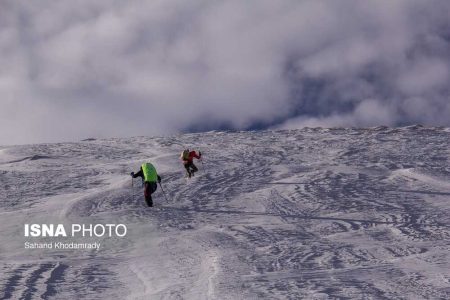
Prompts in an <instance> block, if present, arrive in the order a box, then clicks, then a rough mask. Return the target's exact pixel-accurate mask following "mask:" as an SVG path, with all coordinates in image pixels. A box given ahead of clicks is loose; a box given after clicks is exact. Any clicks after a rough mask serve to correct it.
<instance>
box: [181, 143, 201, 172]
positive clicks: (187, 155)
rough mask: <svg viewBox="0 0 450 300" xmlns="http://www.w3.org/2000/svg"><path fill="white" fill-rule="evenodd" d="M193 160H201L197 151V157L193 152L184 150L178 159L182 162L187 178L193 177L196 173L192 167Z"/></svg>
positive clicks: (194, 167)
mask: <svg viewBox="0 0 450 300" xmlns="http://www.w3.org/2000/svg"><path fill="white" fill-rule="evenodd" d="M194 158H196V159H201V158H202V153H201V152H200V151H199V152H198V155H197V153H196V152H195V151H189V149H186V150H184V151H183V152H182V153H181V155H180V159H181V160H182V161H183V164H184V168H185V169H186V172H187V174H186V175H187V176H188V177H189V178H191V176H194V173H195V172H197V171H198V168H197V167H196V166H195V165H194Z"/></svg>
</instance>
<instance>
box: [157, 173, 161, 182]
mask: <svg viewBox="0 0 450 300" xmlns="http://www.w3.org/2000/svg"><path fill="white" fill-rule="evenodd" d="M158 183H161V176H159V175H158Z"/></svg>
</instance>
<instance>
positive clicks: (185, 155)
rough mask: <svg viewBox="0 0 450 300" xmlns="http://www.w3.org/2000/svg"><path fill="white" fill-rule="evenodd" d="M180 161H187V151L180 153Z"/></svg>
mask: <svg viewBox="0 0 450 300" xmlns="http://www.w3.org/2000/svg"><path fill="white" fill-rule="evenodd" d="M180 159H182V160H188V159H189V150H184V151H183V152H181V155H180Z"/></svg>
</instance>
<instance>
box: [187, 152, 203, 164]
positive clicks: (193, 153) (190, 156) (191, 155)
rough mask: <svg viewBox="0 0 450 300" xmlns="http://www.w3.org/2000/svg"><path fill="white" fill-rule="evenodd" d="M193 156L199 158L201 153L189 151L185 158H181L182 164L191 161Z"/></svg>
mask: <svg viewBox="0 0 450 300" xmlns="http://www.w3.org/2000/svg"><path fill="white" fill-rule="evenodd" d="M194 157H195V158H196V159H200V158H201V157H202V155H201V154H200V155H197V153H196V152H195V151H191V152H189V156H188V158H187V159H183V164H187V163H192V162H193V160H194Z"/></svg>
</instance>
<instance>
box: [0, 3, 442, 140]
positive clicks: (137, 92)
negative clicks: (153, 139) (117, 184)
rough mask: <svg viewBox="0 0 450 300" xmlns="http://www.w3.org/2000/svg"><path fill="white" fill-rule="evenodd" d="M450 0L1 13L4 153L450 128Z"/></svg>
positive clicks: (114, 6)
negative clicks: (118, 141) (261, 131)
mask: <svg viewBox="0 0 450 300" xmlns="http://www.w3.org/2000/svg"><path fill="white" fill-rule="evenodd" d="M449 13H450V2H449V1H448V0H429V1H422V0H420V1H419V0H396V1H391V0H366V1H350V0H333V1H331V0H328V1H321V0H303V1H299V0H295V1H287V0H285V1H269V0H267V1H264V0H254V1H206V0H204V1H201V0H198V1H176V0H164V1H137V0H134V1H117V0H97V1H90V0H89V1H88V0H84V1H67V0H65V1H49V0H47V1H44V0H42V1H17V0H6V1H2V2H1V3H0V66H2V68H1V69H0V107H1V110H0V128H1V129H0V144H12V143H28V142H38V141H57V140H74V139H80V138H83V137H88V136H127V135H155V134H166V133H174V132H179V131H188V130H206V129H215V128H235V129H245V128H255V127H258V128H264V127H299V126H312V125H314V126H371V125H399V124H408V123H417V122H420V123H425V124H430V125H450V118H449V116H450V100H449V85H448V82H450V63H449V62H450V60H449V58H450V26H449V19H448V16H449Z"/></svg>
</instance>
